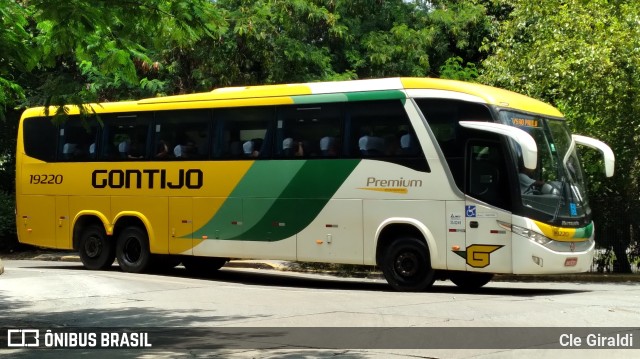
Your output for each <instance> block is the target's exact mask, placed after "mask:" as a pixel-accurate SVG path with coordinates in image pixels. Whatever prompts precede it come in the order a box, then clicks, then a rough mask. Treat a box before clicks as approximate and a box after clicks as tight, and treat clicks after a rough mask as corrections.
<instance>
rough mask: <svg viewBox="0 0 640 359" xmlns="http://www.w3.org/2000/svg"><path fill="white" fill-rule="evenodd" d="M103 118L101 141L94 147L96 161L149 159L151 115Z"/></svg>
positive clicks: (106, 116)
mask: <svg viewBox="0 0 640 359" xmlns="http://www.w3.org/2000/svg"><path fill="white" fill-rule="evenodd" d="M103 117H105V120H104V130H103V131H102V132H103V134H102V136H101V137H102V138H101V139H102V140H101V141H99V146H97V147H96V152H97V153H98V159H100V160H107V161H139V160H143V159H147V158H149V152H150V149H149V145H150V141H149V126H150V125H151V117H152V116H151V114H149V113H139V114H135V113H131V114H113V115H105V116H103ZM89 146H90V145H89Z"/></svg>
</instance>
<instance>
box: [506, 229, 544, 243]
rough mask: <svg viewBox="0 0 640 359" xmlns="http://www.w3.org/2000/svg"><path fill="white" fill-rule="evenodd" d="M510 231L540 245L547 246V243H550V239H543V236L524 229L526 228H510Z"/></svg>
mask: <svg viewBox="0 0 640 359" xmlns="http://www.w3.org/2000/svg"><path fill="white" fill-rule="evenodd" d="M511 230H512V231H513V233H516V234H519V235H521V236H523V237H526V238H529V240H531V241H533V242H536V243H538V244H540V245H543V246H544V245H547V244H549V242H551V239H549V238H547V237H545V236H544V235H542V234H540V233H538V232H535V231H532V230H530V229H526V228H522V227H518V226H511Z"/></svg>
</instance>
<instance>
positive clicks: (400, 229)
mask: <svg viewBox="0 0 640 359" xmlns="http://www.w3.org/2000/svg"><path fill="white" fill-rule="evenodd" d="M401 236H412V237H415V238H417V239H418V240H420V241H422V242H423V243H425V244H426V246H427V249H428V250H429V259H430V261H431V266H432V267H433V266H434V264H437V263H440V261H439V260H438V245H437V243H436V240H435V237H434V236H433V233H432V232H431V230H429V228H428V227H427V226H425V225H424V223H422V222H420V221H418V220H416V219H413V218H389V219H387V220H385V221H384V222H382V223H381V224H380V226H378V229H377V230H376V235H375V238H376V264H377V265H380V264H381V263H382V258H383V256H384V253H385V251H386V249H387V248H388V247H389V245H391V243H392V242H393V240H394V239H396V238H398V237H401Z"/></svg>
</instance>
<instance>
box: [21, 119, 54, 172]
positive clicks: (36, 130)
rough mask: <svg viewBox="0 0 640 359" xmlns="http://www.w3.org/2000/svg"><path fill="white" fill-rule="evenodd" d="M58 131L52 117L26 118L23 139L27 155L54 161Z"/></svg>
mask: <svg viewBox="0 0 640 359" xmlns="http://www.w3.org/2000/svg"><path fill="white" fill-rule="evenodd" d="M56 133H57V131H56V126H55V125H54V124H53V123H52V122H51V118H28V119H25V120H24V123H23V134H24V135H23V140H24V150H25V152H26V154H27V156H30V157H33V158H37V159H39V160H42V161H47V162H53V161H54V160H55V155H56Z"/></svg>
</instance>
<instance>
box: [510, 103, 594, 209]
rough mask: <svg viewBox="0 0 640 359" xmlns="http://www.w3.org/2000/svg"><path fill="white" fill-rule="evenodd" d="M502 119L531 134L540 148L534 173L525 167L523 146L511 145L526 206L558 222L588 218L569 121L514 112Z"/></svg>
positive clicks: (585, 198) (584, 187)
mask: <svg viewBox="0 0 640 359" xmlns="http://www.w3.org/2000/svg"><path fill="white" fill-rule="evenodd" d="M501 116H502V120H503V121H505V122H506V124H508V125H511V126H514V127H518V128H519V129H521V130H524V131H526V132H527V133H529V134H530V135H531V137H533V139H534V140H535V141H536V144H537V147H538V164H537V166H536V168H535V169H534V170H530V169H527V168H525V167H524V165H523V161H522V154H521V151H520V149H519V146H518V145H517V144H516V143H515V142H514V141H512V143H511V146H512V148H513V150H514V152H515V154H516V155H515V158H516V159H517V162H518V163H517V164H516V166H517V168H518V171H519V173H518V177H519V179H520V191H521V197H522V204H523V206H525V207H527V208H530V209H532V210H536V211H539V212H543V213H544V214H546V215H551V216H552V218H553V220H554V221H555V220H556V219H558V218H561V219H563V220H568V221H571V219H573V220H576V219H579V218H584V217H585V216H586V215H587V214H588V213H589V209H588V200H587V196H586V186H585V182H584V175H583V173H582V168H581V165H580V161H579V159H578V155H577V153H576V148H575V143H573V142H572V138H571V134H570V132H569V129H568V128H567V126H566V123H565V121H564V120H560V119H553V118H545V117H541V116H534V115H530V114H523V113H518V112H513V111H502V112H501Z"/></svg>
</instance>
